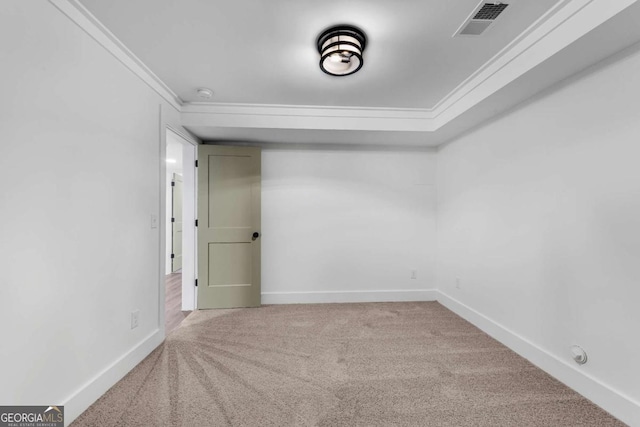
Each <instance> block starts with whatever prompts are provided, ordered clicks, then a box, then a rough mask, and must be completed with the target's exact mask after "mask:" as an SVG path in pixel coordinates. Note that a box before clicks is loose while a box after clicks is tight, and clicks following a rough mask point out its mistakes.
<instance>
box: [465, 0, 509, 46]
mask: <svg viewBox="0 0 640 427" xmlns="http://www.w3.org/2000/svg"><path fill="white" fill-rule="evenodd" d="M507 6H509V5H508V4H506V3H502V2H487V1H483V2H481V3H480V4H479V5H478V6H477V7H476V8H475V9H474V10H473V12H471V14H470V15H469V17H467V19H466V20H465V21H464V23H463V24H462V25H461V26H460V28H458V30H457V31H456V32H455V34H454V35H453V36H454V37H456V36H479V35H480V34H482V33H484V32H485V31H486V30H487V29H488V28H489V27H490V26H491V25H492V24H493V23H494V22H495V20H496V19H497V18H498V16H500V14H501V13H502V12H503V11H504V10H505V9H506V8H507Z"/></svg>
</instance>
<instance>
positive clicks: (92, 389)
mask: <svg viewBox="0 0 640 427" xmlns="http://www.w3.org/2000/svg"><path fill="white" fill-rule="evenodd" d="M163 340H164V337H163V335H162V333H161V331H160V330H159V329H156V330H155V331H154V332H152V333H151V334H150V335H148V336H147V337H146V338H145V339H143V340H142V341H141V342H140V343H139V344H138V345H137V346H135V347H134V348H132V349H131V350H129V351H128V352H127V353H125V354H124V355H122V356H121V357H120V358H119V359H117V360H116V361H115V362H113V363H112V364H111V365H109V366H108V367H107V368H105V369H104V370H103V371H102V372H100V373H99V374H98V375H96V376H95V377H93V378H92V379H91V380H89V381H88V382H87V383H86V384H84V385H83V386H81V387H80V388H79V389H78V390H76V391H75V392H74V393H73V394H72V395H71V396H70V397H69V398H67V399H65V400H64V401H63V402H62V404H63V405H64V418H65V420H64V421H65V426H68V425H69V424H71V423H72V422H73V420H75V419H76V418H77V417H78V416H79V415H80V414H82V413H83V412H84V411H85V410H86V409H87V408H88V407H89V406H91V405H92V404H93V402H95V401H96V400H98V398H99V397H100V396H102V395H103V394H105V393H106V392H107V390H109V389H110V388H111V387H113V385H114V384H115V383H117V382H118V381H120V380H121V379H122V378H123V377H124V376H125V375H126V374H127V373H129V371H131V370H132V369H133V368H134V367H135V366H136V365H137V364H138V363H140V362H142V360H143V359H144V358H145V357H147V356H148V355H149V354H150V353H151V352H152V351H153V350H154V349H155V348H156V347H158V346H159V345H160V344H161V343H162V341H163Z"/></svg>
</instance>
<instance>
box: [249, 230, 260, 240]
mask: <svg viewBox="0 0 640 427" xmlns="http://www.w3.org/2000/svg"><path fill="white" fill-rule="evenodd" d="M258 237H260V233H258V232H257V231H254V232H253V236H251V240H256V239H257V238H258Z"/></svg>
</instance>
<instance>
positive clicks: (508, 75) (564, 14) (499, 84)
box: [433, 0, 637, 129]
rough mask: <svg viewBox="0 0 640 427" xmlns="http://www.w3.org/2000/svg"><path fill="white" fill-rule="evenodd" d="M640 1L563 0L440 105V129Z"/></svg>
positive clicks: (437, 118)
mask: <svg viewBox="0 0 640 427" xmlns="http://www.w3.org/2000/svg"><path fill="white" fill-rule="evenodd" d="M636 2H637V0H560V1H559V2H558V3H557V4H556V5H555V6H554V7H553V8H552V9H550V10H549V11H548V12H547V13H546V14H545V15H543V16H542V17H540V19H538V20H537V21H536V22H534V23H533V24H532V25H531V26H529V28H527V29H526V30H525V31H523V32H522V33H521V34H520V35H519V36H518V37H516V38H515V39H514V40H513V42H511V43H510V44H509V45H507V46H505V48H504V49H502V50H501V51H500V52H498V53H497V54H496V55H495V56H494V57H493V58H491V59H490V60H489V61H488V62H487V63H486V64H484V65H483V66H482V67H480V68H479V69H478V70H477V71H476V72H475V73H474V74H473V75H471V76H470V77H469V78H468V79H467V80H465V81H464V82H462V83H461V84H460V85H459V86H458V87H457V88H455V89H454V90H453V91H452V92H451V93H450V94H448V95H446V96H445V97H444V98H443V99H442V100H441V101H439V102H438V103H437V104H436V105H435V107H434V109H433V111H434V112H435V116H436V117H435V120H436V124H435V126H434V127H435V128H436V129H438V128H440V127H442V126H444V125H446V124H447V123H449V122H450V121H452V120H453V119H455V118H456V117H458V116H459V115H461V114H462V113H464V112H465V111H467V110H469V109H470V108H472V107H473V106H475V105H477V104H478V103H480V102H481V101H483V100H484V99H486V98H488V97H489V96H491V95H492V94H494V93H495V92H497V91H498V90H500V89H502V88H503V87H505V86H506V85H508V84H509V83H511V82H513V81H514V80H516V79H517V78H518V77H520V76H522V75H523V74H525V73H527V72H528V71H530V70H531V69H532V68H534V67H535V66H537V65H539V64H540V63H542V62H544V61H545V60H547V59H548V58H550V57H551V56H553V55H555V54H556V53H558V52H560V51H561V50H562V49H564V48H565V47H567V46H569V45H570V44H571V43H573V42H575V41H576V40H578V39H579V38H580V37H582V36H584V35H585V34H587V33H588V32H590V31H591V30H593V29H594V28H596V27H598V26H599V25H601V24H603V23H604V22H606V21H607V20H609V19H611V18H612V17H613V16H614V15H616V14H618V13H620V12H621V11H623V10H624V9H626V8H627V7H629V6H631V5H632V4H634V3H636Z"/></svg>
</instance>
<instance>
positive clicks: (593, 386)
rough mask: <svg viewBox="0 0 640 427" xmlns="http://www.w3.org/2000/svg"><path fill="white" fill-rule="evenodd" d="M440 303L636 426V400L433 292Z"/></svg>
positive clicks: (639, 413) (639, 412)
mask: <svg viewBox="0 0 640 427" xmlns="http://www.w3.org/2000/svg"><path fill="white" fill-rule="evenodd" d="M436 292H437V294H438V297H437V300H438V302H440V304H442V305H444V306H445V307H447V308H448V309H449V310H451V311H453V312H454V313H456V314H457V315H458V316H460V317H462V318H463V319H465V320H467V321H468V322H470V323H472V324H473V325H475V326H476V327H478V328H479V329H481V330H482V331H484V332H486V333H487V334H489V335H490V336H491V337H493V338H495V339H496V340H498V341H500V342H501V343H502V344H504V345H506V346H507V347H509V348H510V349H511V350H513V351H515V352H516V353H518V354H519V355H520V356H522V357H524V358H525V359H527V360H529V361H530V362H531V363H533V364H534V365H536V366H538V367H539V368H540V369H542V370H543V371H545V372H547V373H548V374H549V375H551V376H552V377H554V378H556V379H558V380H559V381H561V382H563V383H564V384H566V385H567V386H569V387H570V388H572V389H573V390H575V391H577V392H578V393H580V394H581V395H583V396H584V397H586V398H587V399H589V400H591V401H592V402H593V403H595V404H596V405H598V406H600V407H601V408H603V409H604V410H606V411H608V412H609V413H611V414H612V415H613V416H615V417H616V418H618V419H620V420H622V421H623V422H625V423H627V424H629V425H630V426H640V403H638V402H635V401H634V400H633V399H631V398H630V397H628V396H625V395H624V394H623V393H620V392H618V391H617V390H614V389H612V388H611V387H609V386H608V385H606V384H604V383H602V382H601V381H599V380H598V379H596V378H593V377H591V376H590V375H588V374H586V373H585V372H583V371H580V369H579V368H578V367H577V365H576V366H573V365H571V364H569V363H567V362H566V361H564V360H562V359H560V358H559V357H557V356H555V355H553V354H551V353H549V352H547V351H546V350H543V349H542V348H540V347H538V346H537V345H535V344H534V343H532V342H530V341H528V340H527V339H526V338H524V337H522V336H520V335H518V334H517V333H515V332H513V331H511V330H509V329H507V328H505V327H504V326H502V325H500V324H499V323H497V322H495V321H493V320H492V319H490V318H488V317H487V316H485V315H483V314H481V313H479V312H478V311H476V310H474V309H472V308H471V307H469V306H467V305H465V304H463V303H461V302H460V301H457V300H456V299H454V298H452V297H450V296H449V295H447V294H445V293H443V292H441V291H436Z"/></svg>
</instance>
